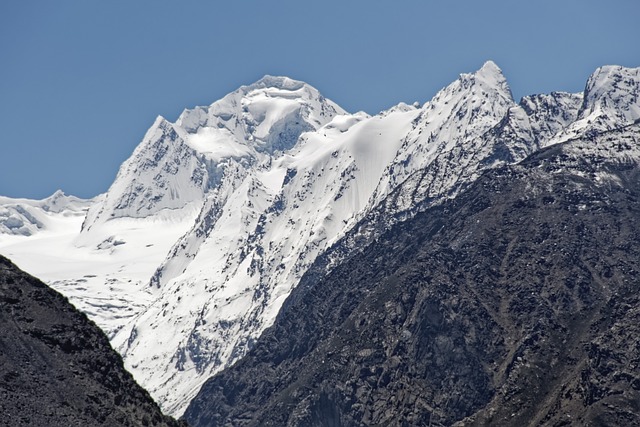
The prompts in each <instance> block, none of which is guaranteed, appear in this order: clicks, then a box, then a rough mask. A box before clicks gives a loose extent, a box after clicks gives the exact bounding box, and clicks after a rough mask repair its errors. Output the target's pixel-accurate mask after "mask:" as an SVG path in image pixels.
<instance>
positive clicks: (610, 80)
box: [550, 65, 640, 144]
mask: <svg viewBox="0 0 640 427" xmlns="http://www.w3.org/2000/svg"><path fill="white" fill-rule="evenodd" d="M639 119H640V68H626V67H621V66H617V65H607V66H604V67H600V68H598V69H597V70H596V71H595V72H594V73H593V74H592V75H591V76H590V77H589V79H588V80H587V84H586V86H585V90H584V95H583V101H582V106H581V108H580V111H579V113H578V117H577V120H575V121H574V122H573V123H571V125H570V126H567V128H566V129H564V130H563V131H562V132H560V133H558V135H556V136H555V137H554V138H553V139H552V140H551V141H550V144H555V143H560V142H564V141H567V140H569V139H574V138H577V137H580V136H581V135H592V136H594V135H597V134H601V133H603V132H607V131H610V130H613V129H619V128H621V127H624V126H627V125H630V124H632V123H634V122H636V121H637V120H639Z"/></svg>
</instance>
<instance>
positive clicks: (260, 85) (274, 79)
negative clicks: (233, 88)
mask: <svg viewBox="0 0 640 427" xmlns="http://www.w3.org/2000/svg"><path fill="white" fill-rule="evenodd" d="M305 86H307V87H309V88H311V86H309V85H308V84H306V83H305V82H301V81H299V80H294V79H291V78H289V77H285V76H270V75H269V74H266V75H265V76H264V77H262V78H261V79H260V80H258V81H257V82H255V83H253V84H251V85H248V86H242V88H243V89H245V90H246V91H247V92H250V91H252V90H256V89H264V88H274V89H283V90H289V91H297V90H300V89H302V88H303V87H305ZM311 89H313V88H311Z"/></svg>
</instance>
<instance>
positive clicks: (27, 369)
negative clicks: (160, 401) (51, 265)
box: [0, 256, 183, 427]
mask: <svg viewBox="0 0 640 427" xmlns="http://www.w3.org/2000/svg"><path fill="white" fill-rule="evenodd" d="M0 414H2V415H1V416H0V423H1V424H2V425H7V426H83V427H84V426H110V427H111V426H166V427H170V426H180V425H183V424H182V423H181V422H178V421H175V420H173V419H171V418H169V417H166V416H164V415H163V414H162V413H161V412H160V409H159V408H158V406H157V405H156V404H155V403H154V402H153V400H152V399H151V397H150V396H149V394H148V393H147V392H146V391H145V390H144V389H143V388H142V387H140V386H139V385H138V384H137V383H136V382H135V381H134V380H133V377H132V376H131V374H129V373H128V372H127V371H125V369H124V367H123V364H122V359H121V358H120V356H119V355H118V354H117V353H116V352H115V351H114V350H113V349H112V348H111V346H110V345H109V341H108V339H107V337H106V336H105V335H104V333H103V332H102V331H101V330H100V329H99V328H98V327H97V326H96V325H95V324H94V323H93V322H91V321H89V320H88V319H87V317H86V316H85V315H84V314H82V313H80V312H79V311H78V310H76V309H75V308H74V307H73V306H72V305H71V304H70V303H69V302H68V301H67V299H66V298H65V297H63V296H62V295H60V294H59V293H57V292H56V291H54V290H53V289H51V288H49V287H48V286H47V285H45V284H44V283H42V282H41V281H40V280H38V279H36V278H34V277H32V276H30V275H28V274H26V273H24V272H22V271H20V270H19V269H18V268H17V267H16V266H15V265H13V264H12V263H11V262H10V261H9V260H8V259H6V258H4V257H2V256H0Z"/></svg>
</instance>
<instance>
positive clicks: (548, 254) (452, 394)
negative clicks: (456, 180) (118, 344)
mask: <svg viewBox="0 0 640 427" xmlns="http://www.w3.org/2000/svg"><path fill="white" fill-rule="evenodd" d="M639 152H640V127H639V126H638V125H633V126H629V127H626V128H624V129H621V130H616V131H610V132H606V133H603V134H600V135H595V134H592V135H591V136H590V137H589V138H588V139H582V140H573V141H569V142H566V143H562V144H558V145H555V146H552V147H549V148H547V149H545V150H542V151H540V152H538V153H537V154H535V155H533V156H531V157H529V158H528V159H527V160H525V161H524V162H522V163H521V164H519V165H516V166H509V167H503V168H499V169H496V170H491V171H488V172H486V173H485V174H483V176H481V177H480V179H479V180H478V181H477V182H475V183H474V184H472V185H471V186H470V187H469V188H468V189H467V190H466V191H464V192H463V193H461V194H460V195H459V196H458V197H456V199H454V200H451V201H448V202H446V203H443V204H441V205H439V206H436V207H433V208H431V209H429V210H427V211H425V212H423V213H419V214H417V215H416V216H415V217H414V218H413V219H411V220H408V221H406V222H404V223H400V224H398V225H396V226H394V227H393V228H392V229H391V230H390V231H389V232H387V233H386V234H384V235H383V236H382V237H380V238H379V239H377V240H376V241H375V242H374V243H373V244H371V245H370V246H369V247H368V248H367V249H365V250H364V251H363V252H362V253H361V254H358V255H355V256H354V257H352V258H351V259H349V260H347V261H346V262H345V263H343V264H342V265H340V266H338V267H336V268H335V269H333V271H332V272H331V273H330V274H329V276H327V277H326V278H325V279H324V280H321V281H319V282H315V283H314V282H312V283H314V284H313V285H312V286H309V287H298V288H296V290H295V291H294V292H293V293H292V294H291V296H290V298H289V300H288V302H287V304H285V307H284V308H283V309H282V311H281V312H280V314H279V315H278V318H277V320H276V322H275V324H274V326H273V327H272V328H270V329H268V330H267V331H266V332H265V333H264V334H263V336H262V337H261V339H260V340H259V341H258V342H257V344H256V346H255V347H254V349H253V350H252V351H251V352H250V353H249V354H248V356H247V357H245V358H244V359H242V360H240V361H239V362H238V363H237V364H235V365H234V366H233V367H231V368H229V369H227V370H225V371H223V372H222V373H220V374H218V375H216V376H215V377H213V378H212V379H210V380H209V381H208V382H207V383H205V385H204V386H203V387H202V389H201V391H200V393H199V395H198V396H197V397H196V398H195V399H194V400H193V401H192V403H191V405H190V406H189V408H188V409H187V411H186V413H185V418H186V419H187V420H188V421H189V422H190V423H191V424H192V425H194V426H267V425H271V426H365V425H366V426H416V425H419V426H441V425H453V424H456V425H459V426H482V425H496V426H497V425H499V426H526V425H530V426H537V425H550V426H562V425H574V426H584V425H611V426H619V425H640V345H639V341H638V337H639V336H640V296H639V292H638V290H639V288H640V283H639V280H640V200H639V195H640V193H639V190H640V172H639V168H638V163H639V161H638V160H639V158H640V155H639Z"/></svg>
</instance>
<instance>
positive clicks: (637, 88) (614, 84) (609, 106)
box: [580, 65, 640, 123]
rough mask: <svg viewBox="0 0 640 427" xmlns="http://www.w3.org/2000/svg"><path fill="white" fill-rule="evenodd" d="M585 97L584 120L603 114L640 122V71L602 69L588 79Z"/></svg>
mask: <svg viewBox="0 0 640 427" xmlns="http://www.w3.org/2000/svg"><path fill="white" fill-rule="evenodd" d="M584 94H585V96H584V105H583V110H582V111H581V114H580V115H581V117H586V116H587V115H590V114H592V113H594V112H596V111H597V110H601V111H608V113H609V114H611V113H613V114H619V115H620V116H621V117H620V118H622V119H624V121H625V122H627V123H630V122H633V121H635V120H636V119H638V118H640V102H639V101H638V97H639V96H640V68H626V67H621V66H618V65H606V66H604V67H600V68H598V69H597V70H596V71H595V72H594V73H593V74H592V75H591V76H590V77H589V80H588V81H587V85H586V87H585V91H584Z"/></svg>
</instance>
